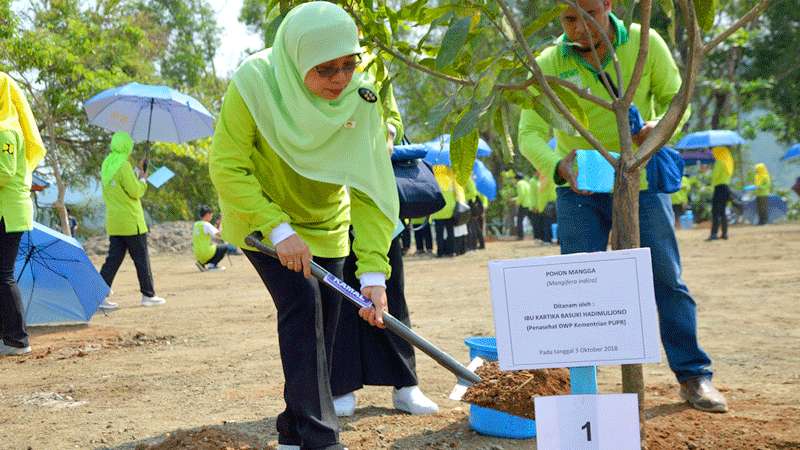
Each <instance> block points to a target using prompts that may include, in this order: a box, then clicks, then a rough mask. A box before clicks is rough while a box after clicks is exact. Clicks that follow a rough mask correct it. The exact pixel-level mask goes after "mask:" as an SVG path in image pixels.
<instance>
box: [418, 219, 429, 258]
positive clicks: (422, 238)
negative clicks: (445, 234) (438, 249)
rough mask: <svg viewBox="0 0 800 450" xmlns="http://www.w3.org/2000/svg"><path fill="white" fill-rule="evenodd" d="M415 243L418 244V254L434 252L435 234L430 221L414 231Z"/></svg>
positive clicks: (426, 221)
mask: <svg viewBox="0 0 800 450" xmlns="http://www.w3.org/2000/svg"><path fill="white" fill-rule="evenodd" d="M414 242H415V243H416V244H417V253H422V252H425V251H427V252H432V251H433V233H432V232H431V223H430V221H429V220H427V219H426V220H425V223H423V224H422V225H419V228H417V229H416V230H414Z"/></svg>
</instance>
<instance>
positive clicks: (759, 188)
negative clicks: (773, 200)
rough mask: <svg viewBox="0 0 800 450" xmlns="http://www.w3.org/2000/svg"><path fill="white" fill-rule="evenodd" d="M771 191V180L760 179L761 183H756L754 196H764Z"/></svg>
mask: <svg viewBox="0 0 800 450" xmlns="http://www.w3.org/2000/svg"><path fill="white" fill-rule="evenodd" d="M770 192H772V181H771V180H768V179H767V180H762V181H761V184H757V185H756V197H764V196H767V195H769V194H770Z"/></svg>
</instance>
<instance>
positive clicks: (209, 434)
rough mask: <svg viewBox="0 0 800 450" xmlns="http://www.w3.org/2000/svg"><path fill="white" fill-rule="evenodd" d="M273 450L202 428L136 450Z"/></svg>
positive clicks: (252, 440)
mask: <svg viewBox="0 0 800 450" xmlns="http://www.w3.org/2000/svg"><path fill="white" fill-rule="evenodd" d="M173 449H192V450H273V447H270V446H268V445H266V446H265V445H260V444H259V443H258V440H257V439H255V438H253V437H251V436H248V435H245V434H242V433H237V432H233V431H223V430H220V429H218V428H209V427H203V428H200V429H199V430H189V431H185V430H180V431H176V432H174V433H170V434H168V435H167V438H166V439H165V440H164V441H163V442H161V443H159V444H154V445H149V446H148V445H145V444H142V445H139V446H137V447H136V450H173Z"/></svg>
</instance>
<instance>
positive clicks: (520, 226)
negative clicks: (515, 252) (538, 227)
mask: <svg viewBox="0 0 800 450" xmlns="http://www.w3.org/2000/svg"><path fill="white" fill-rule="evenodd" d="M526 217H527V218H528V220H530V222H531V227H533V226H534V219H533V213H532V212H531V210H530V209H528V208H526V207H524V206H520V207H519V208H518V209H517V239H525V226H524V225H525V218H526Z"/></svg>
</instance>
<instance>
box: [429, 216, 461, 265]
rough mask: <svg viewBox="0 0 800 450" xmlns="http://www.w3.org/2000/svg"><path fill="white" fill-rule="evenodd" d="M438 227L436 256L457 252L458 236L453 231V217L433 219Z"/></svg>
mask: <svg viewBox="0 0 800 450" xmlns="http://www.w3.org/2000/svg"><path fill="white" fill-rule="evenodd" d="M433 225H434V227H436V256H448V255H453V254H455V248H456V247H455V245H456V237H455V234H454V231H453V219H437V220H434V221H433Z"/></svg>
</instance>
